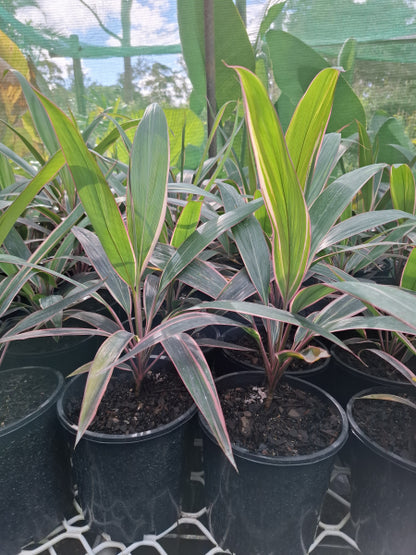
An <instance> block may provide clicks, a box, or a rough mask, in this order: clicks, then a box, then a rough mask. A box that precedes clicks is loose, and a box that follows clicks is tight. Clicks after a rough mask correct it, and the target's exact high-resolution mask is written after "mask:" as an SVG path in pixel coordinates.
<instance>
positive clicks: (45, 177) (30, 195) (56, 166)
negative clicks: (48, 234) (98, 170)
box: [0, 151, 65, 243]
mask: <svg viewBox="0 0 416 555" xmlns="http://www.w3.org/2000/svg"><path fill="white" fill-rule="evenodd" d="M64 163H65V160H64V157H63V154H62V151H58V152H57V153H56V154H55V155H54V156H52V158H51V159H50V160H49V161H48V162H47V163H46V164H45V166H44V167H43V168H41V169H40V170H39V172H38V173H37V174H36V176H35V177H34V178H33V179H32V181H30V183H28V184H27V185H26V187H25V188H24V189H23V191H22V192H21V193H20V195H19V196H18V197H17V199H16V200H15V201H13V203H12V204H11V205H10V206H9V208H7V210H6V211H5V212H3V214H2V215H1V216H0V243H3V241H4V239H5V238H6V236H7V234H8V233H9V231H10V230H11V228H12V227H13V226H14V224H15V222H16V220H17V218H18V217H19V216H20V215H21V214H22V213H23V212H24V210H25V209H26V208H27V207H28V205H29V204H30V202H31V201H32V200H33V199H34V198H35V196H36V195H37V194H38V192H39V191H40V190H41V189H42V187H44V186H45V185H46V184H47V183H48V182H49V181H51V180H52V179H53V178H54V177H55V175H56V174H57V173H58V171H59V170H60V169H61V168H62V166H63V165H64Z"/></svg>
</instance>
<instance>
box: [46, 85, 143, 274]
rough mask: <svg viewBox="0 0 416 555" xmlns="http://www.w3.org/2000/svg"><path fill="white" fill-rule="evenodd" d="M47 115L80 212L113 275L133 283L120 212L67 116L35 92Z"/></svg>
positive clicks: (127, 242)
mask: <svg viewBox="0 0 416 555" xmlns="http://www.w3.org/2000/svg"><path fill="white" fill-rule="evenodd" d="M35 92H36V94H37V96H38V98H39V99H40V101H41V103H42V105H43V106H44V108H45V110H46V111H47V113H48V116H49V118H50V120H51V122H52V125H53V127H54V130H55V133H56V135H57V138H58V141H59V144H60V145H61V148H62V152H63V154H64V156H65V160H66V162H67V164H68V166H69V169H70V172H71V177H72V180H73V183H74V186H75V187H76V189H77V191H78V195H79V197H80V200H81V202H82V205H83V206H84V209H85V211H86V213H87V215H88V217H89V219H90V221H91V223H92V225H93V227H94V229H95V231H96V233H97V235H98V237H99V239H100V241H101V243H102V245H103V247H104V250H105V251H106V253H107V256H108V258H109V260H110V262H111V264H112V266H113V267H114V269H115V270H116V272H117V273H118V274H119V275H120V276H121V277H122V278H123V279H124V280H125V281H126V282H127V283H128V284H129V285H134V283H135V274H136V272H135V260H134V255H133V252H132V247H131V244H130V240H129V237H128V234H127V230H126V228H125V226H124V223H123V220H122V217H121V214H120V211H119V209H118V206H117V203H116V201H115V199H114V197H113V194H112V192H111V190H110V187H109V186H108V184H107V182H106V180H105V178H104V176H103V174H102V173H101V171H100V169H99V167H98V164H97V162H96V161H95V159H94V157H93V156H92V154H91V153H90V152H89V150H88V148H87V146H86V145H85V143H84V141H83V139H82V137H81V135H80V133H79V131H78V130H77V129H76V128H75V127H74V125H73V124H72V122H71V121H70V120H69V119H68V118H67V116H66V115H65V114H64V113H63V112H62V111H61V110H60V109H59V108H58V107H57V106H55V104H53V103H52V102H51V101H50V100H48V99H47V98H46V97H45V96H43V95H42V94H41V93H39V92H37V91H35Z"/></svg>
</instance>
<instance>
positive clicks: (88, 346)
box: [1, 335, 100, 376]
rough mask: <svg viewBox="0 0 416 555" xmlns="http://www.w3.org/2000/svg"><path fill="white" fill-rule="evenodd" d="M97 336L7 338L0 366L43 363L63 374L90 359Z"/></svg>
mask: <svg viewBox="0 0 416 555" xmlns="http://www.w3.org/2000/svg"><path fill="white" fill-rule="evenodd" d="M99 341H100V339H99V338H97V337H96V336H90V335H77V336H62V337H60V338H59V340H58V341H56V340H55V339H54V338H53V337H36V338H31V339H25V340H19V341H11V342H10V344H9V346H8V347H7V352H6V354H5V357H4V360H3V362H2V364H1V370H3V369H5V368H18V367H20V366H27V365H28V364H30V365H32V364H34V365H46V366H48V367H50V368H54V369H55V370H58V371H59V372H60V373H61V374H62V375H63V376H67V375H68V374H70V373H71V372H73V371H74V370H76V369H77V368H78V367H79V366H81V365H82V364H85V363H87V362H90V361H91V360H92V359H93V358H94V357H95V354H96V352H97V349H98V346H99Z"/></svg>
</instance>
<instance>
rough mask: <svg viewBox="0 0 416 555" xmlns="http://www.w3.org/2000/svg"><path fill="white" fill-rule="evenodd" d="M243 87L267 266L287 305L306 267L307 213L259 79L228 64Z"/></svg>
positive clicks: (273, 115)
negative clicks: (266, 234) (263, 213)
mask: <svg viewBox="0 0 416 555" xmlns="http://www.w3.org/2000/svg"><path fill="white" fill-rule="evenodd" d="M234 69H235V70H236V72H237V74H238V76H239V78H240V83H241V87H242V91H243V99H244V107H245V113H246V120H247V127H248V130H249V134H250V139H251V145H252V149H253V153H254V158H255V161H256V166H257V173H258V178H259V182H260V189H261V192H262V195H263V199H264V204H265V206H266V209H267V212H268V214H269V218H270V222H271V225H272V229H273V236H272V243H273V255H272V257H273V268H274V273H275V278H276V282H277V284H278V287H279V289H280V293H281V296H282V301H283V306H285V307H287V305H288V303H289V302H290V299H291V298H292V296H293V295H294V294H295V293H296V291H297V289H298V287H299V285H300V283H301V282H302V279H303V276H304V274H305V272H306V268H307V261H308V255H309V248H310V227H309V226H310V224H309V214H308V210H307V207H306V203H305V199H304V197H303V193H302V189H301V187H300V185H299V182H298V179H297V176H296V172H295V169H294V167H293V164H292V161H291V159H290V156H289V153H288V149H287V145H286V142H285V139H284V136H283V132H282V129H281V126H280V123H279V120H278V118H277V115H276V112H275V110H274V107H273V105H272V104H271V102H270V100H269V98H268V96H267V92H266V90H265V89H264V87H263V85H262V84H261V81H260V80H259V79H258V78H257V77H256V76H255V75H254V74H253V73H251V72H250V71H247V70H246V69H244V68H238V67H235V68H234Z"/></svg>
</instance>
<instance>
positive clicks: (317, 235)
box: [309, 164, 384, 260]
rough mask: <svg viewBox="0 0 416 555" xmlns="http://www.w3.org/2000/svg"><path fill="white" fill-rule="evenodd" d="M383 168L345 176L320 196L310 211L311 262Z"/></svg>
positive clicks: (381, 165)
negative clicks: (339, 220)
mask: <svg viewBox="0 0 416 555" xmlns="http://www.w3.org/2000/svg"><path fill="white" fill-rule="evenodd" d="M383 167H384V165H383V164H373V165H372V166H366V167H364V168H358V169H357V170H353V171H351V172H349V173H346V174H343V175H341V177H339V178H338V179H336V180H335V181H333V182H332V183H331V184H330V185H328V187H327V188H326V189H324V191H323V192H322V193H321V194H320V195H319V197H318V198H317V199H316V201H315V202H314V203H313V205H312V206H311V208H310V211H309V214H310V218H311V228H312V244H311V260H312V259H313V257H314V256H315V254H316V252H317V251H318V249H319V248H320V243H321V241H322V240H323V238H324V237H325V236H326V234H327V233H328V232H329V231H330V230H331V228H332V226H333V225H334V224H335V222H336V221H337V220H338V218H339V217H340V216H341V215H342V213H343V212H344V210H345V209H346V208H347V206H348V205H349V204H350V203H351V201H352V199H353V198H354V196H355V195H356V194H357V192H358V191H359V190H360V189H361V187H362V186H363V185H364V184H365V183H366V182H367V181H368V180H369V179H370V177H372V176H373V175H375V174H376V173H377V172H378V171H380V170H382V169H383Z"/></svg>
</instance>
